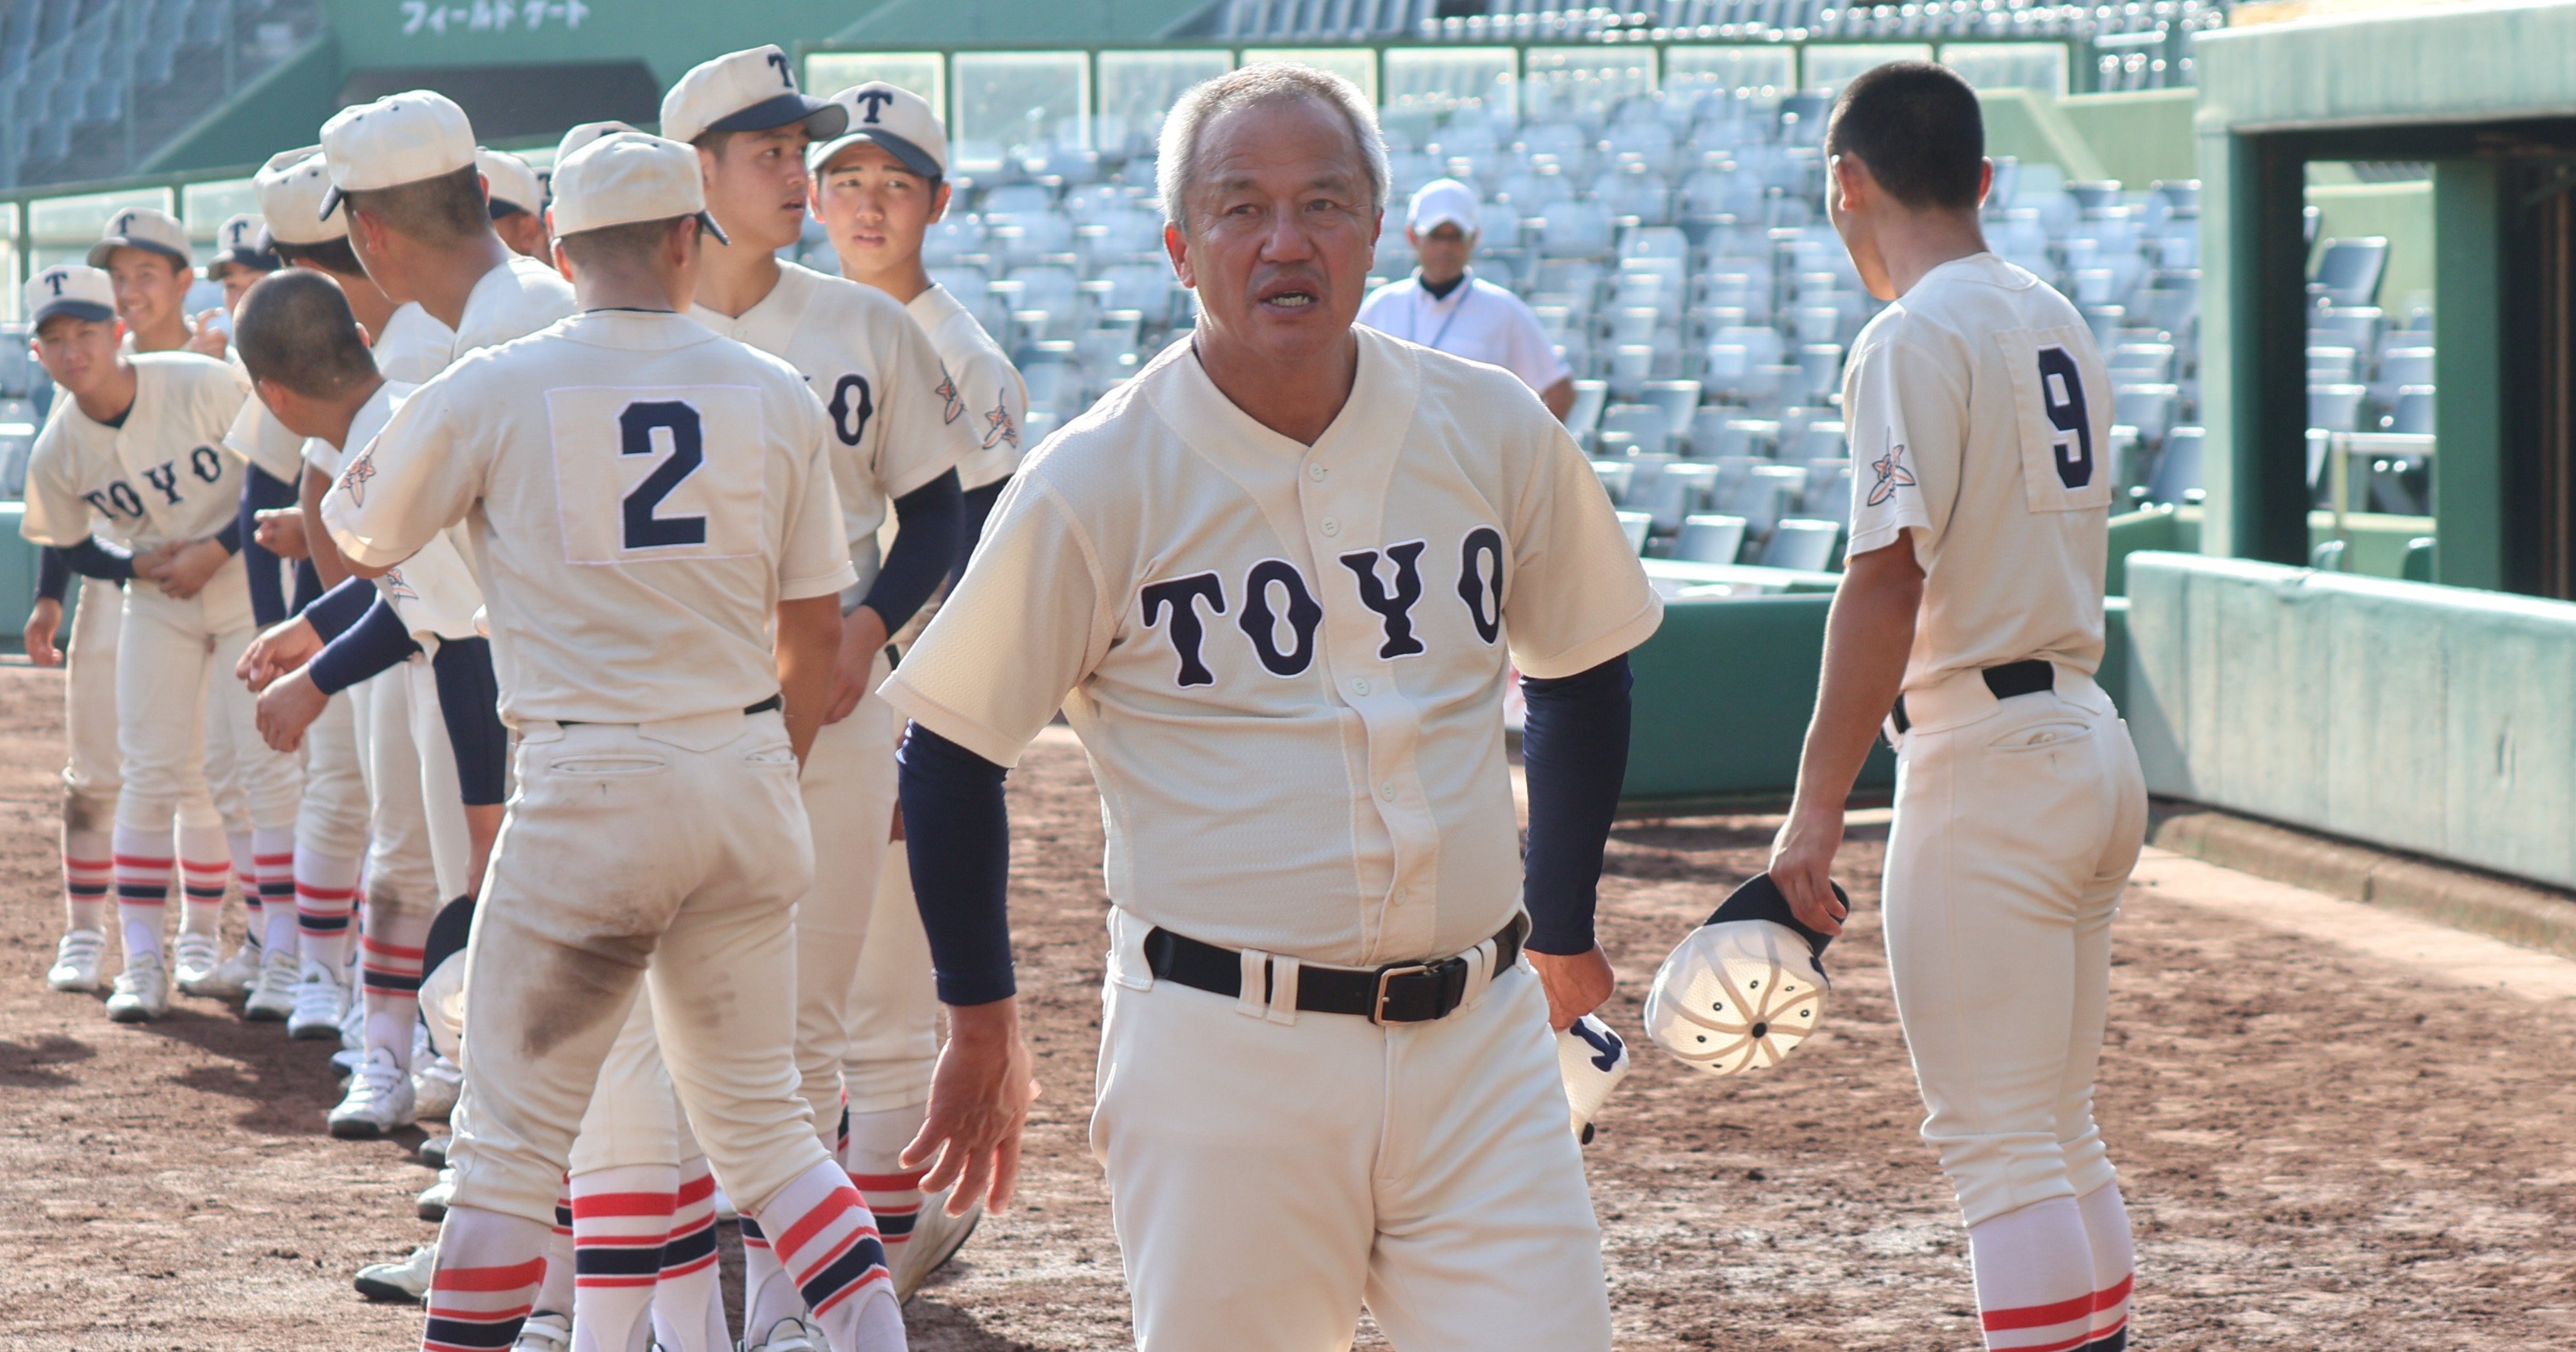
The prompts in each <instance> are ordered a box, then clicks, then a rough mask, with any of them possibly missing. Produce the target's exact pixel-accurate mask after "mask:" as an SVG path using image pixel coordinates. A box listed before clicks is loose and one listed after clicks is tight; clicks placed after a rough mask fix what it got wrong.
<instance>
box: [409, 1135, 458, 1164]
mask: <svg viewBox="0 0 2576 1352" xmlns="http://www.w3.org/2000/svg"><path fill="white" fill-rule="evenodd" d="M454 1144H456V1133H454V1132H448V1133H446V1134H444V1135H439V1136H424V1137H422V1138H421V1141H420V1149H418V1150H415V1151H413V1152H411V1153H412V1157H413V1158H414V1159H417V1160H419V1161H420V1162H421V1163H423V1164H426V1165H428V1166H429V1167H430V1168H432V1169H444V1168H446V1167H447V1148H448V1147H449V1146H452V1145H454Z"/></svg>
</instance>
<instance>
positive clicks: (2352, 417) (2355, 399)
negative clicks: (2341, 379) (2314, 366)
mask: <svg viewBox="0 0 2576 1352" xmlns="http://www.w3.org/2000/svg"><path fill="white" fill-rule="evenodd" d="M2369 392H2370V391H2368V390H2367V389H2364V388H2363V387H2361V386H2359V385H2349V384H2341V383H2331V382H2328V383H2319V384H2314V385H2310V386H2308V426H2310V427H2312V428H2319V429H2322V430H2324V431H2328V432H2353V431H2358V430H2360V427H2361V400H2362V396H2363V395H2366V394H2368V393H2369Z"/></svg>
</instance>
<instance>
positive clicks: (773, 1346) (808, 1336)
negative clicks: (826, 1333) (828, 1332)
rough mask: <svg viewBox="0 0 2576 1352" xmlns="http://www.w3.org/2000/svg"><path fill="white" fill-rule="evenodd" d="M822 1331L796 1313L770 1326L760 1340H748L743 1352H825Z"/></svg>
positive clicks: (743, 1346)
mask: <svg viewBox="0 0 2576 1352" xmlns="http://www.w3.org/2000/svg"><path fill="white" fill-rule="evenodd" d="M825 1346H826V1344H825V1343H824V1342H823V1335H822V1332H821V1331H820V1330H818V1329H816V1328H815V1327H814V1326H813V1325H811V1324H808V1323H806V1322H805V1321H804V1320H802V1319H799V1318H797V1317H796V1316H794V1315H789V1316H787V1317H786V1318H785V1319H781V1320H779V1321H778V1322H777V1323H775V1324H772V1325H770V1326H769V1332H767V1333H764V1334H762V1335H761V1336H760V1341H759V1342H756V1343H755V1342H748V1341H746V1342H745V1343H743V1345H742V1352H823V1349H824V1347H825Z"/></svg>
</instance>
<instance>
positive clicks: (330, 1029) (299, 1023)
mask: <svg viewBox="0 0 2576 1352" xmlns="http://www.w3.org/2000/svg"><path fill="white" fill-rule="evenodd" d="M348 1016H349V992H348V989H347V988H346V987H344V986H342V985H341V984H340V982H339V979H338V978H337V977H336V976H335V975H334V974H333V973H332V971H331V970H330V969H329V968H327V967H324V966H323V965H322V964H320V963H316V962H308V963H306V964H304V978H303V980H301V981H298V982H296V983H295V1010H294V1012H293V1013H291V1014H288V1015H287V1016H286V1035H287V1036H288V1037H291V1038H293V1039H295V1040H296V1041H298V1042H316V1041H321V1040H323V1039H326V1038H327V1039H329V1040H330V1041H333V1042H337V1041H339V1040H340V1021H341V1020H342V1019H345V1018H347V1017H348Z"/></svg>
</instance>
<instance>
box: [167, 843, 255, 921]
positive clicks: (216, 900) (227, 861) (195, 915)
mask: <svg viewBox="0 0 2576 1352" xmlns="http://www.w3.org/2000/svg"><path fill="white" fill-rule="evenodd" d="M242 843H243V844H244V845H245V846H247V845H248V844H249V843H250V842H249V841H247V840H244V841H243V842H242ZM247 855H248V851H247V850H245V851H244V856H245V857H247ZM232 876H233V856H232V849H231V844H230V837H227V836H226V835H225V834H224V831H223V828H222V827H220V826H188V825H185V824H182V825H181V826H180V827H179V898H180V904H179V928H180V929H181V930H182V931H184V932H186V933H189V934H218V933H220V932H221V931H222V929H223V925H224V888H225V887H226V886H227V885H228V884H229V883H231V881H232ZM258 891H259V889H258V886H257V885H256V884H253V885H252V886H251V887H249V888H247V889H245V890H244V891H243V892H242V896H243V897H244V898H245V899H247V898H249V897H252V896H256V895H258ZM245 904H247V900H245ZM252 933H254V934H256V933H258V931H257V930H253V931H252Z"/></svg>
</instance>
